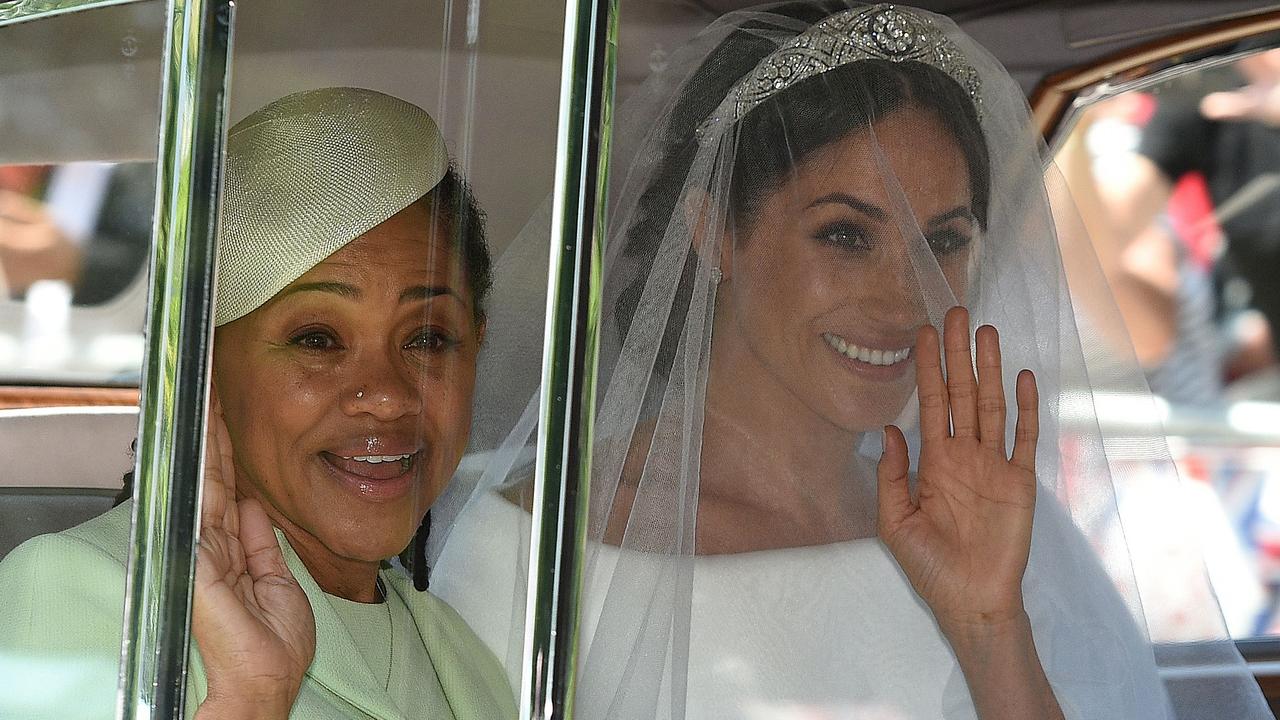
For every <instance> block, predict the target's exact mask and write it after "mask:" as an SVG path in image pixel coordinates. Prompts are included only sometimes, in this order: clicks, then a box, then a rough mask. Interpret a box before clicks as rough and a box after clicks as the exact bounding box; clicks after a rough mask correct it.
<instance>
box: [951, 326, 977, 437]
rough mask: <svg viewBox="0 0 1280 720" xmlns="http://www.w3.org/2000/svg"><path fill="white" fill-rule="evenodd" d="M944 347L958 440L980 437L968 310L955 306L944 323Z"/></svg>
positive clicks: (953, 432) (952, 419) (954, 431)
mask: <svg viewBox="0 0 1280 720" xmlns="http://www.w3.org/2000/svg"><path fill="white" fill-rule="evenodd" d="M942 328H943V330H942V346H943V349H944V350H945V354H946V356H947V401H948V402H949V403H950V406H951V429H952V434H953V435H955V436H956V437H977V436H978V383H977V382H976V381H975V380H974V377H973V353H972V352H971V350H970V348H969V311H968V310H966V309H964V308H963V307H959V306H957V307H953V308H951V309H950V310H948V311H947V316H946V318H945V319H944V320H943V321H942Z"/></svg>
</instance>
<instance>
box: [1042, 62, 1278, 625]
mask: <svg viewBox="0 0 1280 720" xmlns="http://www.w3.org/2000/svg"><path fill="white" fill-rule="evenodd" d="M1057 163H1058V166H1059V168H1060V169H1061V171H1062V173H1063V174H1064V176H1065V178H1066V181H1067V183H1068V186H1069V187H1070V190H1071V193H1072V196H1073V198H1074V199H1075V201H1076V204H1077V206H1078V208H1079V210H1080V213H1081V217H1082V220H1083V222H1084V225H1085V228H1086V229H1087V230H1088V233H1089V235H1090V237H1091V238H1092V240H1093V243H1094V251H1095V253H1096V255H1097V257H1098V260H1099V263H1100V265H1101V267H1102V270H1103V272H1104V274H1105V275H1106V277H1107V280H1108V282H1109V284H1110V286H1111V288H1112V291H1113V293H1114V295H1115V299H1116V303H1117V305H1118V307H1119V309H1120V313H1121V315H1122V317H1123V320H1124V324H1125V326H1126V328H1127V329H1128V331H1129V335H1130V337H1131V338H1132V341H1133V347H1134V351H1135V352H1136V354H1137V358H1138V361H1139V363H1140V364H1141V365H1142V367H1143V369H1144V371H1145V373H1146V375H1147V381H1148V384H1149V385H1150V387H1151V390H1152V392H1153V393H1154V394H1155V395H1157V396H1158V397H1159V398H1161V399H1162V401H1163V402H1164V403H1167V407H1168V408H1170V416H1171V417H1172V418H1174V419H1175V420H1178V419H1181V420H1182V421H1184V422H1182V425H1183V426H1184V427H1198V428H1199V429H1198V430H1197V429H1193V430H1189V431H1186V432H1182V431H1180V430H1178V429H1177V428H1174V427H1171V428H1170V429H1169V431H1170V435H1172V436H1173V437H1171V438H1170V449H1171V450H1172V452H1173V453H1174V456H1175V460H1176V461H1177V462H1178V465H1179V469H1180V471H1181V475H1182V477H1183V479H1184V481H1189V482H1191V483H1193V484H1195V485H1196V486H1198V487H1201V488H1205V489H1212V491H1213V494H1215V495H1216V496H1217V497H1218V498H1219V499H1220V500H1221V512H1219V508H1218V507H1217V506H1216V505H1217V504H1216V503H1210V505H1214V506H1215V507H1211V508H1209V507H1206V508H1202V509H1200V510H1198V511H1197V512H1199V513H1200V514H1201V515H1202V516H1204V518H1205V520H1204V523H1203V526H1202V527H1200V528H1195V529H1191V528H1189V529H1188V532H1200V533H1201V534H1202V536H1203V537H1202V538H1201V540H1202V543H1203V545H1204V547H1205V548H1206V554H1207V562H1208V565H1209V572H1210V575H1211V576H1212V578H1213V581H1214V585H1215V589H1216V591H1217V593H1218V595H1219V598H1220V600H1221V602H1222V606H1223V609H1224V612H1225V613H1226V615H1227V621H1228V624H1229V626H1230V628H1231V631H1232V634H1233V635H1236V636H1237V637H1239V636H1252V635H1258V634H1263V633H1276V632H1280V612H1278V611H1277V610H1278V608H1277V606H1278V605H1280V600H1278V598H1280V592H1278V590H1280V413H1277V408H1280V404H1275V403H1277V402H1278V401H1280V364H1278V362H1277V359H1278V358H1280V50H1265V51H1261V52H1256V53H1254V54H1252V55H1248V56H1246V57H1244V58H1242V59H1240V60H1238V61H1236V62H1234V63H1231V64H1228V65H1221V66H1217V67H1212V68H1208V69H1200V70H1196V71H1193V72H1189V73H1185V74H1183V75H1180V76H1178V77H1176V78H1174V79H1172V80H1170V81H1167V82H1165V83H1163V84H1161V85H1160V86H1158V87H1155V88H1152V89H1151V90H1149V91H1146V92H1126V93H1122V94H1119V95H1116V96H1114V97H1112V98H1110V99H1107V100H1105V101H1103V102H1099V103H1096V104H1094V105H1092V106H1091V107H1090V108H1089V109H1088V110H1087V111H1085V112H1084V113H1083V114H1082V117H1081V120H1080V122H1079V124H1078V125H1077V126H1076V127H1075V128H1074V129H1073V130H1072V133H1071V135H1070V136H1069V138H1068V139H1067V140H1066V141H1065V143H1064V144H1063V145H1062V147H1061V149H1060V150H1059V152H1058V154H1057ZM1188 419H1189V420H1188ZM1206 495H1208V493H1206ZM1210 500H1212V497H1210Z"/></svg>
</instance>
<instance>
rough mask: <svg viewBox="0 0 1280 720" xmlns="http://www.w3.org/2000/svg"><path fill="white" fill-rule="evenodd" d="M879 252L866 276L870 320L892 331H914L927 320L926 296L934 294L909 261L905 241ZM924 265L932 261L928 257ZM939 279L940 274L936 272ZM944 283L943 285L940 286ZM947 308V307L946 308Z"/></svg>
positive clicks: (913, 263) (914, 264)
mask: <svg viewBox="0 0 1280 720" xmlns="http://www.w3.org/2000/svg"><path fill="white" fill-rule="evenodd" d="M892 244H893V246H894V247H893V248H890V249H888V250H886V251H885V252H882V253H880V258H879V263H877V264H878V268H877V271H876V272H874V273H871V274H870V281H869V282H870V286H869V287H868V288H867V289H866V290H867V291H866V293H865V302H866V304H867V309H868V311H869V314H871V315H872V317H874V318H876V319H877V320H879V321H880V322H881V323H883V324H884V325H887V326H891V327H894V328H915V327H919V326H920V325H921V324H922V323H924V322H926V321H927V318H928V313H927V312H926V308H927V305H928V304H927V298H926V296H927V294H929V293H930V292H935V291H934V290H933V289H931V287H930V285H931V284H932V283H929V282H928V281H927V280H925V279H922V277H921V276H922V275H927V274H928V273H927V269H926V272H925V273H921V272H920V270H919V269H918V268H917V267H916V266H917V264H918V261H917V262H913V260H912V257H911V253H910V250H909V244H908V242H904V241H902V240H897V241H896V242H893V243H892ZM925 261H926V262H932V261H933V256H932V255H929V256H928V257H927V258H926V259H925ZM938 274H939V276H941V273H938ZM944 284H945V283H944ZM948 307H949V305H948Z"/></svg>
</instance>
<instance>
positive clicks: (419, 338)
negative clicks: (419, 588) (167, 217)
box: [214, 203, 483, 561]
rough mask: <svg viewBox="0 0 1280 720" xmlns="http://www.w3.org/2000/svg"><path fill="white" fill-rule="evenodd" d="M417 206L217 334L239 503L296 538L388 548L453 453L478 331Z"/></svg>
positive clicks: (437, 236)
mask: <svg viewBox="0 0 1280 720" xmlns="http://www.w3.org/2000/svg"><path fill="white" fill-rule="evenodd" d="M429 212H430V208H429V206H427V205H425V204H424V203H415V204H413V205H410V206H409V207H408V208H406V209H405V210H403V211H401V212H400V213H398V214H397V215H395V216H393V217H392V218H390V219H389V220H387V221H386V222H384V223H382V224H381V225H378V226H377V227H375V228H373V229H372V230H370V231H369V232H367V233H365V234H364V235H362V236H360V237H359V238H357V239H356V240H354V241H352V242H351V243H350V244H348V245H347V246H345V247H344V248H343V249H341V250H339V251H338V252H336V253H334V254H333V255H331V256H330V257H329V258H327V259H326V260H324V261H323V262H321V263H320V264H318V265H316V266H315V267H314V268H312V269H311V270H309V271H308V272H307V273H306V274H304V275H302V276H301V277H299V278H298V279H297V280H296V281H294V282H293V283H291V284H290V285H289V286H288V287H286V288H285V289H284V290H282V291H281V292H280V293H278V294H277V295H276V296H275V297H274V298H272V299H271V300H270V301H269V302H267V303H266V304H265V305H263V306H262V307H260V308H258V309H257V310H254V311H253V312H252V313H249V314H248V315H246V316H245V317H243V318H241V319H239V320H236V321H234V322H231V323H228V324H227V325H225V326H223V327H222V328H220V329H219V330H218V332H217V336H216V340H215V343H214V383H215V388H216V391H217V393H218V396H219V398H220V400H221V402H222V407H223V413H224V417H225V419H226V422H227V429H228V431H229V433H230V436H231V441H232V445H233V447H234V449H235V461H236V472H237V483H238V486H239V490H240V493H241V494H244V495H250V496H255V497H258V498H260V499H261V500H263V502H264V505H265V506H266V508H267V511H268V513H269V514H270V515H271V516H272V520H273V522H274V523H275V524H276V525H277V526H278V527H280V528H281V529H282V530H284V532H285V534H286V535H287V536H289V537H290V540H291V541H293V542H295V543H297V542H304V543H319V544H320V545H322V546H323V547H324V548H326V549H327V550H328V551H329V552H331V553H334V554H335V555H337V556H338V557H341V558H349V559H356V560H366V561H369V560H377V559H381V558H386V557H389V556H391V555H394V554H396V553H398V552H399V551H400V550H401V549H403V548H404V547H405V546H406V545H407V544H408V542H409V540H410V538H411V537H412V536H413V533H414V532H415V530H416V529H417V526H418V523H419V522H420V520H421V518H422V515H423V514H424V513H425V512H426V510H427V508H428V507H430V505H431V503H432V502H433V501H434V500H435V498H436V497H437V496H438V495H439V494H440V492H441V491H442V490H443V488H444V486H445V484H446V483H447V482H448V480H449V478H450V476H451V475H452V474H453V471H454V469H455V468H456V467H457V464H458V461H459V459H460V458H461V456H462V452H463V449H464V448H465V446H466V443H467V435H468V432H469V429H470V423H471V397H472V392H473V389H474V386H475V369H476V354H477V352H478V350H479V346H480V340H481V336H482V333H483V327H482V326H481V325H480V324H478V323H477V321H476V313H475V308H474V307H473V298H472V295H471V291H470V288H469V287H468V285H467V282H466V274H465V271H464V268H463V266H462V262H461V259H460V256H459V252H458V249H457V247H456V242H457V241H456V240H455V239H454V238H452V237H451V235H450V233H451V228H449V227H448V223H436V224H435V225H434V229H435V232H434V234H433V233H432V231H431V230H429V228H433V224H432V222H431V220H432V219H431V216H430V215H429Z"/></svg>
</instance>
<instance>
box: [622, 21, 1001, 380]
mask: <svg viewBox="0 0 1280 720" xmlns="http://www.w3.org/2000/svg"><path fill="white" fill-rule="evenodd" d="M847 9H849V8H848V5H846V4H844V3H842V2H830V1H827V2H818V3H811V2H805V3H793V4H788V5H780V6H775V7H772V8H770V9H769V11H770V13H772V14H777V15H783V16H787V17H792V18H795V19H797V20H800V21H802V22H805V23H808V24H810V25H812V24H814V23H816V22H818V21H820V20H822V19H824V18H826V17H828V16H830V15H832V14H835V13H837V12H840V11H843V10H847ZM771 29H775V30H776V28H772V27H771V26H769V25H768V24H767V23H766V22H765V21H762V20H756V19H748V20H747V21H746V22H744V23H743V24H742V25H741V26H739V27H737V28H735V29H734V30H732V31H731V32H730V33H729V34H728V36H727V37H726V38H725V39H724V41H723V42H721V43H720V45H719V46H717V47H716V48H715V50H713V51H712V52H711V53H710V54H709V55H708V56H707V58H706V60H705V61H704V62H703V64H702V65H701V67H699V68H698V70H697V71H696V72H695V73H694V74H693V76H692V77H691V78H690V79H689V81H688V82H687V83H686V84H685V85H684V88H683V90H682V92H681V95H680V98H679V99H678V100H677V101H676V102H675V103H674V104H673V106H672V110H671V116H670V121H669V123H668V125H667V127H666V128H665V131H664V133H665V134H664V137H663V141H662V142H663V144H662V148H661V152H660V158H659V160H658V162H657V165H656V167H655V170H654V172H653V175H652V178H651V180H650V181H649V183H648V185H647V187H645V188H644V189H643V190H642V191H641V195H640V199H639V201H638V205H637V208H636V212H635V218H636V220H635V222H633V223H632V225H631V226H630V227H627V228H625V230H624V232H625V235H624V238H623V250H622V255H621V261H622V262H624V263H628V264H631V263H636V264H639V265H641V268H640V269H639V271H637V272H634V274H633V275H632V277H633V278H634V280H633V282H632V283H631V284H630V285H628V286H627V287H625V288H622V289H621V290H620V291H619V293H618V295H617V296H616V298H615V299H614V300H613V303H612V310H613V314H614V321H615V322H616V323H617V326H618V335H619V337H625V336H626V331H627V329H628V326H629V325H630V322H631V318H632V316H633V315H634V313H635V310H636V307H637V306H638V304H639V302H640V296H641V293H642V292H643V290H644V283H645V280H646V278H647V277H648V275H649V269H650V267H651V266H652V263H653V261H654V260H655V255H656V243H658V242H660V241H661V238H662V235H663V234H664V232H665V230H666V227H667V225H668V223H670V221H671V219H672V217H673V216H674V215H675V214H676V213H678V212H680V211H681V210H682V209H681V208H678V207H677V203H679V202H680V193H681V190H682V189H683V187H684V185H685V182H686V180H687V178H688V175H689V172H690V170H691V166H692V164H693V160H694V158H695V156H696V155H697V152H698V150H699V144H698V138H697V135H696V131H697V129H698V127H699V126H700V125H701V124H702V123H703V122H704V121H705V120H706V119H707V118H708V117H709V116H710V115H711V113H712V112H714V111H715V109H716V108H717V106H719V105H720V103H721V101H722V100H723V99H724V98H725V97H727V96H728V94H729V93H730V92H731V91H732V89H733V87H734V86H735V84H736V83H737V82H738V81H739V80H741V79H742V78H743V77H745V76H746V75H748V74H749V73H750V72H751V71H752V70H753V69H754V68H755V67H756V65H757V64H759V63H760V61H761V60H763V59H764V58H765V57H767V56H768V55H769V54H770V53H771V52H773V51H774V50H776V49H777V47H778V44H777V42H776V41H774V40H770V39H767V36H770V35H772V33H769V32H761V31H768V30H771ZM836 98H839V99H841V100H843V102H839V103H836V102H832V100H833V99H836ZM898 110H906V111H908V112H917V113H931V114H932V115H933V117H934V118H935V119H936V120H938V121H939V122H940V123H941V124H942V127H943V128H945V129H946V130H947V132H948V133H949V134H950V135H951V136H952V137H953V138H954V140H955V141H956V144H957V145H958V147H959V148H960V150H961V152H962V153H963V155H964V158H965V161H966V164H967V166H968V171H969V176H970V188H971V193H972V210H973V214H974V217H975V218H976V219H977V220H978V222H979V224H981V225H985V224H986V220H987V214H988V206H989V203H990V192H991V188H990V157H989V152H988V149H987V144H986V140H985V137H984V135H983V132H982V126H981V123H980V121H979V117H978V113H977V109H976V107H975V106H974V103H973V100H972V99H971V98H970V97H969V95H968V93H967V91H966V90H965V89H964V88H963V87H961V85H960V84H959V83H958V82H956V81H955V80H954V79H952V78H951V77H950V76H949V75H947V74H946V73H944V72H942V71H941V70H939V69H937V68H935V67H932V66H930V65H927V64H925V63H920V62H911V61H908V62H893V61H888V60H863V61H857V62H852V63H849V64H846V65H842V66H840V67H838V68H835V69H833V70H830V71H828V72H825V73H822V74H819V75H815V76H813V77H810V78H807V79H805V80H803V81H801V82H798V83H796V84H794V85H792V86H790V87H788V88H786V89H785V90H782V91H779V92H777V93H775V94H774V95H771V96H769V97H768V98H767V99H765V100H764V101H763V102H761V103H760V104H759V105H758V106H756V107H755V108H753V109H752V110H750V111H749V112H748V113H747V115H746V116H745V117H743V118H742V119H741V120H740V121H739V122H738V124H737V127H736V133H735V135H734V139H735V143H734V147H733V152H734V156H733V166H732V168H730V173H731V174H730V179H729V190H728V195H729V207H728V213H729V216H728V220H729V224H730V229H731V230H732V231H733V237H734V238H735V240H737V241H741V240H742V239H743V238H745V237H747V236H749V235H750V228H751V226H752V223H753V222H754V221H755V214H756V211H758V210H759V206H760V204H761V202H762V201H763V200H764V198H766V197H767V196H768V194H769V193H770V192H771V191H773V190H775V189H776V188H778V187H779V186H780V185H781V184H782V183H783V182H784V181H785V180H786V179H787V178H788V176H789V175H790V174H791V173H792V172H793V171H794V170H795V168H796V166H797V165H799V164H800V163H801V162H803V161H804V160H806V159H807V158H809V157H810V156H811V155H812V154H813V153H815V152H816V151H818V150H820V149H822V148H824V147H826V146H828V145H830V144H831V143H834V142H836V141H838V140H840V139H842V138H844V137H846V136H847V135H849V134H850V133H853V132H856V131H859V130H864V129H866V128H869V127H870V126H871V125H873V124H874V123H875V122H876V121H878V120H879V119H881V118H883V117H885V116H887V115H890V114H891V113H893V112H895V111H898ZM696 261H697V258H696V257H692V256H691V257H690V258H689V260H688V261H687V263H686V265H685V268H684V272H683V275H682V277H681V280H680V285H679V287H678V289H677V291H676V297H675V301H674V304H673V307H672V311H671V315H670V317H669V320H668V322H667V326H666V331H665V333H664V337H663V339H662V344H661V346H660V348H659V354H658V364H657V370H658V372H659V374H660V375H661V376H663V377H665V376H666V374H667V370H668V368H669V366H670V363H671V362H672V361H673V356H674V354H675V348H676V345H677V343H678V341H679V338H678V337H677V334H678V332H679V328H681V327H683V325H684V319H685V313H686V310H687V308H688V304H689V302H690V300H691V297H692V292H693V280H694V268H695V264H696ZM633 269H634V266H633ZM606 366H607V363H606ZM657 385H660V383H657V384H655V387H654V388H653V390H654V391H655V392H660V388H658V387H656V386H657Z"/></svg>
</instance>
